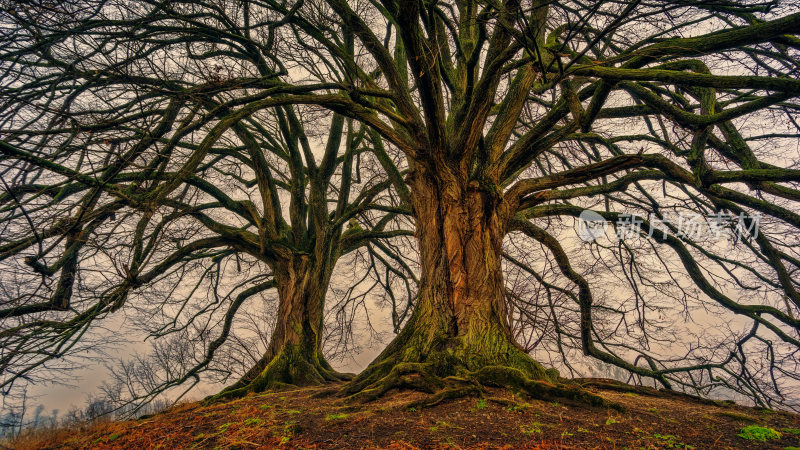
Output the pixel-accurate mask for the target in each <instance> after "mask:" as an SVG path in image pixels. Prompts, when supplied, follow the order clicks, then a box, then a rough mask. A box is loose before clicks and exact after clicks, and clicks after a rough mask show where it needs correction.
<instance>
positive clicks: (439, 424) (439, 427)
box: [430, 420, 458, 433]
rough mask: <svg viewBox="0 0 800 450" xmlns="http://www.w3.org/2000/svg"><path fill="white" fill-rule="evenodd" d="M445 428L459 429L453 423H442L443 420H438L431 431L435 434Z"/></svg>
mask: <svg viewBox="0 0 800 450" xmlns="http://www.w3.org/2000/svg"><path fill="white" fill-rule="evenodd" d="M445 428H458V427H456V426H455V425H453V424H452V423H448V422H444V421H441V420H437V421H436V425H434V426H432V427H431V428H430V430H431V431H432V432H434V433H435V432H437V431H439V430H442V429H445Z"/></svg>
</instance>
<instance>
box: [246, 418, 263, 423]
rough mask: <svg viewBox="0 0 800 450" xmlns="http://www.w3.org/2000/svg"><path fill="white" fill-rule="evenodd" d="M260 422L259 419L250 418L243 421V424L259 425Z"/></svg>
mask: <svg viewBox="0 0 800 450" xmlns="http://www.w3.org/2000/svg"><path fill="white" fill-rule="evenodd" d="M261 422H263V421H262V420H261V419H259V418H258V417H251V418H249V419H247V420H245V421H244V424H245V425H259V424H261Z"/></svg>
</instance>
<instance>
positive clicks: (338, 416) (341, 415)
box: [325, 413, 350, 421]
mask: <svg viewBox="0 0 800 450" xmlns="http://www.w3.org/2000/svg"><path fill="white" fill-rule="evenodd" d="M348 417H350V416H348V415H347V414H345V413H334V414H328V416H327V417H325V420H327V421H331V420H342V419H347V418H348Z"/></svg>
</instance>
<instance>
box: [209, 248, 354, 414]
mask: <svg viewBox="0 0 800 450" xmlns="http://www.w3.org/2000/svg"><path fill="white" fill-rule="evenodd" d="M275 278H276V280H277V282H278V298H279V304H278V314H277V317H276V319H275V328H274V330H273V333H272V337H271V340H270V344H269V347H268V348H267V351H266V352H265V353H264V355H263V356H262V357H261V359H260V360H259V361H258V363H256V364H255V365H254V366H253V367H252V368H251V369H250V370H249V371H248V372H247V373H246V374H245V375H244V376H243V377H242V378H241V379H240V380H239V381H237V382H236V383H235V384H233V385H232V386H229V387H227V388H225V389H224V390H223V391H222V392H220V393H219V394H217V395H215V396H213V397H210V398H209V399H208V400H209V401H215V400H219V399H229V398H235V397H240V396H243V395H246V394H248V393H250V392H262V391H264V390H267V389H272V388H279V387H283V386H287V385H294V386H311V385H318V384H324V383H328V382H333V381H341V380H346V379H349V378H350V375H349V374H342V373H338V372H336V371H335V370H333V368H332V367H331V365H330V364H329V363H328V361H326V359H325V356H324V355H323V353H322V331H323V330H322V326H323V324H322V319H323V308H324V298H325V293H326V291H327V287H328V282H329V280H330V272H329V271H327V270H325V269H324V268H321V267H319V265H317V264H315V261H312V258H311V257H310V256H309V255H305V254H303V255H295V256H294V257H293V258H292V259H290V260H288V261H279V262H278V263H276V264H275Z"/></svg>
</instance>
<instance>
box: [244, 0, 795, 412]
mask: <svg viewBox="0 0 800 450" xmlns="http://www.w3.org/2000/svg"><path fill="white" fill-rule="evenodd" d="M249 6H250V7H252V8H254V9H260V8H263V9H267V10H269V11H271V12H273V13H277V14H278V15H279V16H281V17H282V18H281V19H280V21H279V22H280V24H281V26H283V28H284V30H287V31H285V32H284V34H282V36H283V37H284V39H292V40H294V41H293V42H295V45H300V46H302V47H303V48H306V49H308V51H309V52H313V53H314V57H315V59H314V61H317V62H318V64H320V65H325V67H326V70H325V71H324V72H322V73H321V74H320V75H322V77H321V78H319V79H318V80H316V81H318V82H324V81H326V80H328V79H330V77H331V76H332V74H331V72H333V71H335V73H337V74H339V75H336V76H335V77H334V78H335V79H339V80H347V82H348V83H350V86H349V90H348V91H347V93H346V94H338V95H336V96H335V97H331V96H328V95H316V94H312V95H310V96H296V98H295V101H297V102H302V103H315V104H318V105H321V106H325V107H327V108H329V109H331V110H333V111H336V112H339V113H341V114H343V115H347V116H349V117H352V118H354V119H356V120H359V121H361V122H363V123H365V124H367V125H369V126H370V127H372V128H373V129H374V130H376V132H378V133H380V135H381V136H382V137H383V139H384V140H385V141H386V142H387V143H389V144H390V145H391V146H392V147H394V148H396V149H398V150H399V151H400V152H402V154H403V155H404V156H405V160H406V163H407V167H408V169H409V174H408V175H407V176H406V177H405V180H404V183H405V185H406V186H407V187H408V188H409V191H410V192H409V193H408V194H407V195H406V196H405V197H404V198H407V199H408V202H409V204H410V205H411V208H412V210H413V216H414V219H415V225H416V233H417V238H418V246H419V251H420V265H421V277H420V282H421V284H420V287H419V295H418V298H417V301H416V304H415V310H414V313H413V315H412V316H411V318H410V319H409V321H408V323H406V325H405V327H404V328H403V330H402V331H401V332H400V334H399V335H398V336H397V338H396V339H395V340H394V341H393V342H392V343H391V344H390V345H389V346H388V347H387V348H386V349H385V350H384V351H383V353H382V354H381V355H380V356H379V357H378V358H377V359H376V361H375V362H374V363H373V364H372V365H370V366H369V367H368V368H367V369H366V370H365V371H364V372H363V373H361V374H360V375H359V376H358V377H357V378H356V379H355V380H354V381H353V382H351V383H350V385H349V386H348V388H347V391H348V392H350V393H357V394H359V395H360V396H362V397H364V398H374V397H375V396H378V395H381V394H382V393H384V392H386V391H387V390H389V389H391V388H394V387H401V386H412V387H417V388H421V389H424V390H436V389H439V388H442V387H444V386H447V385H448V384H455V385H456V386H451V387H452V389H449V390H445V391H442V392H441V393H440V397H439V398H441V397H442V396H446V395H454V393H458V392H460V391H463V390H470V389H472V387H471V386H472V385H471V384H470V383H469V382H465V381H464V377H468V378H474V379H476V380H477V381H479V382H482V383H488V384H500V385H512V386H516V387H517V388H522V389H523V390H527V391H529V392H534V393H547V392H551V391H552V388H551V387H550V385H548V384H547V383H539V382H537V380H540V381H551V382H554V381H557V377H556V376H555V374H554V373H552V372H547V371H546V370H544V368H543V367H542V366H541V365H540V364H538V363H537V362H535V361H534V360H533V359H532V358H531V357H530V356H529V355H528V354H527V353H525V352H524V351H522V350H521V349H520V347H519V346H518V345H517V343H516V342H514V339H513V336H512V334H511V329H510V323H509V317H508V313H509V311H508V306H507V299H506V292H505V286H504V281H503V278H502V270H501V261H502V256H503V251H502V243H503V239H504V237H506V235H507V234H509V233H510V232H518V233H522V234H524V235H526V236H527V237H529V238H530V239H532V240H533V241H534V242H538V243H541V244H542V246H543V247H544V248H546V249H547V251H548V252H549V258H551V261H554V263H555V264H556V265H557V267H558V268H559V269H560V272H561V274H562V276H563V277H564V278H566V279H567V280H569V281H570V282H571V283H572V285H573V286H572V289H575V290H576V291H577V295H575V296H574V299H575V301H576V303H577V305H578V310H579V311H578V314H579V316H580V327H579V337H578V339H579V342H580V345H581V348H582V350H583V352H585V354H587V355H590V356H593V357H595V358H597V359H599V360H601V361H604V362H607V363H611V364H614V365H617V366H620V367H622V368H624V369H626V370H628V371H630V372H632V373H634V374H637V375H641V376H646V377H651V378H653V379H656V380H658V381H659V382H660V383H661V384H663V385H664V386H665V387H671V386H673V383H675V382H676V380H677V378H676V375H675V374H676V373H687V372H691V371H692V370H694V371H707V372H709V373H711V372H712V371H713V370H717V369H720V370H721V371H722V372H723V373H725V374H726V376H728V375H730V376H731V377H732V378H731V379H733V380H734V381H733V383H729V384H728V386H729V387H731V388H734V389H737V390H741V391H744V392H747V393H748V395H750V396H751V397H752V398H756V399H758V401H765V399H768V398H769V395H766V394H765V392H766V391H763V390H761V391H760V390H759V389H761V388H760V387H759V388H756V387H754V386H756V383H755V382H753V379H754V378H755V377H754V376H753V374H752V372H751V369H748V368H747V365H748V364H747V357H746V356H745V353H744V351H742V350H741V349H742V347H743V345H744V344H745V343H748V342H761V343H763V344H764V345H765V347H767V348H768V349H769V350H768V351H769V352H773V354H774V352H775V351H776V349H777V348H778V347H781V350H780V353H781V354H782V356H781V358H782V359H783V361H784V362H786V361H790V360H791V358H787V357H786V355H787V352H788V354H793V352H795V351H796V350H797V346H798V344H800V341H798V337H797V331H798V325H800V322H798V321H797V319H796V318H795V317H796V316H797V312H798V311H797V307H798V306H800V294H798V292H797V282H796V277H795V276H793V275H792V274H793V273H795V271H796V270H797V268H798V259H797V257H796V255H795V253H794V250H792V249H793V248H794V246H795V243H794V239H793V238H791V237H788V236H787V235H786V233H787V231H788V230H795V229H796V227H797V226H798V225H800V222H798V220H797V213H796V208H797V205H796V203H795V202H796V201H797V200H798V198H799V197H798V191H797V190H796V183H797V182H798V181H800V178H799V176H800V172H798V171H797V170H796V169H794V168H793V167H792V163H791V161H792V160H793V159H796V149H792V148H791V147H790V146H791V145H792V143H793V142H796V139H797V136H798V134H797V132H798V126H797V122H796V121H795V120H796V119H795V117H796V111H797V105H796V103H793V102H792V99H794V98H795V97H796V96H797V95H798V94H800V80H798V79H797V73H798V67H799V66H798V54H797V51H798V42H800V41H798V39H797V38H796V37H795V35H796V34H797V33H798V31H800V14H797V13H795V12H794V11H793V10H792V7H793V6H796V3H794V2H791V1H788V2H747V3H741V2H727V1H708V2H684V1H659V2H640V1H619V2H616V1H614V2H594V3H588V4H586V3H582V2H571V1H563V2H562V1H555V2H539V1H531V2H518V1H505V2H480V1H453V2H448V1H438V2H420V1H416V0H398V1H391V0H387V1H381V2H357V3H353V2H346V1H342V0H333V1H330V2H325V3H321V2H319V3H318V2H295V3H279V2H271V1H263V2H257V3H251V4H250V5H249ZM276 23H277V22H276ZM350 39H353V40H355V45H356V50H355V51H354V52H343V51H341V46H340V43H341V42H349V41H350ZM731 64H733V66H731ZM284 80H286V82H287V83H290V84H292V85H293V86H294V87H295V88H300V87H301V86H309V84H308V82H307V80H305V79H301V77H297V76H293V74H291V73H289V74H287V76H285V77H284ZM768 117H772V118H778V117H781V118H783V120H785V121H786V122H785V123H786V124H787V126H786V127H785V128H786V129H785V130H784V129H783V128H784V127H778V126H775V127H774V129H769V128H768V130H767V131H766V132H764V133H759V132H757V131H756V132H751V130H745V129H744V128H745V127H743V125H744V121H745V120H748V119H749V120H755V121H763V120H768V119H767V118H768ZM620 119H624V120H622V121H621V120H620ZM771 120H775V119H771ZM620 123H622V124H623V127H620V125H619V124H620ZM615 126H616V128H614V127H615ZM778 128H780V129H778ZM627 130H630V131H627ZM762 140H763V141H766V142H770V143H772V145H774V146H775V147H777V148H780V149H781V150H780V152H788V153H785V154H781V153H780V152H770V151H767V150H766V149H757V148H753V146H752V145H751V142H753V141H762ZM789 155H791V156H789ZM394 181H395V182H397V181H398V180H396V179H394ZM397 189H398V191H402V187H401V186H399V185H398V186H397ZM654 190H657V191H660V193H658V194H656V192H654ZM598 199H599V201H598ZM586 207H588V208H590V209H597V211H595V212H596V213H597V214H598V215H599V216H600V217H602V218H604V219H606V220H611V221H614V222H616V221H617V220H618V219H621V218H622V216H623V215H625V214H630V213H632V212H635V213H637V214H640V215H642V217H645V218H647V219H646V220H644V221H643V222H642V223H643V224H644V225H645V226H644V227H640V229H641V230H645V232H644V234H645V236H647V237H648V239H649V241H648V242H649V243H650V245H651V246H653V247H655V246H657V247H658V251H657V252H656V253H657V254H656V256H655V258H660V257H662V256H661V254H665V255H664V256H663V258H668V257H671V258H672V261H679V262H680V265H681V266H682V267H679V268H676V267H674V266H670V267H668V273H670V274H673V273H674V274H682V275H685V277H684V280H688V281H690V282H691V283H692V284H693V287H691V288H689V289H687V290H685V289H684V288H683V287H682V286H681V285H680V284H679V283H678V281H677V279H674V280H675V283H676V284H677V285H678V287H679V291H683V292H684V293H686V292H688V291H691V290H696V291H699V292H701V293H702V296H703V299H704V300H705V299H707V300H708V301H711V302H715V303H716V304H718V305H719V306H721V307H722V308H723V309H724V310H727V311H728V312H730V313H733V314H734V315H736V316H741V317H742V318H744V319H746V320H747V321H749V322H750V323H751V325H752V331H751V332H748V333H746V334H744V335H741V336H738V337H737V338H736V339H737V340H736V345H737V346H738V347H739V351H738V352H732V353H731V355H729V356H725V357H722V358H719V357H716V356H715V358H714V359H713V360H712V361H705V362H699V363H696V364H694V363H693V364H691V365H688V366H677V367H676V366H675V365H673V364H671V365H667V364H659V363H657V362H656V361H655V360H654V359H653V358H652V357H651V356H650V355H648V352H647V349H646V348H638V349H637V348H635V347H632V346H631V345H630V344H624V345H620V346H618V347H617V350H614V349H613V348H611V345H609V344H607V343H604V342H603V337H602V336H601V335H599V334H598V332H597V331H598V330H597V329H595V327H594V325H593V312H594V311H596V310H597V309H598V305H595V303H594V301H595V299H594V296H593V293H592V287H591V285H590V283H589V282H588V281H587V279H586V277H585V276H584V275H583V274H581V273H579V272H577V271H576V270H575V269H574V268H573V266H574V264H575V263H574V261H571V260H570V258H569V257H568V254H567V252H566V251H565V250H564V248H563V246H562V245H561V243H559V241H558V240H557V239H556V238H554V237H553V235H552V234H550V233H549V232H548V231H547V229H546V228H543V226H542V225H543V224H544V223H545V222H546V220H551V221H553V220H557V219H558V218H569V217H579V216H580V214H581V213H582V211H583V210H584V209H585V208H586ZM669 210H672V211H679V210H680V211H684V212H694V213H698V214H701V215H702V216H704V217H705V216H707V215H713V214H728V215H733V216H736V217H741V220H740V221H739V222H735V223H726V224H725V226H726V227H728V228H730V227H732V226H739V227H743V228H745V229H746V230H749V233H745V236H746V237H747V239H745V241H744V242H741V243H740V245H741V246H743V247H745V249H746V252H749V253H748V256H746V258H745V257H743V259H738V258H734V259H728V258H727V257H726V255H722V254H718V253H716V252H714V250H713V249H712V248H710V247H709V246H708V244H707V243H702V242H699V241H697V240H694V239H693V238H692V237H691V236H685V235H683V236H678V233H677V231H678V230H677V229H676V228H675V226H669V225H667V227H666V228H661V229H658V227H655V231H653V232H649V231H647V230H648V229H649V225H653V223H652V221H653V220H659V221H661V222H665V220H664V219H665V216H664V213H665V212H667V211H669ZM756 214H763V215H764V216H765V219H766V220H764V221H762V222H761V224H760V225H761V227H760V230H759V232H758V233H756V232H755V230H754V226H753V225H754V223H755V222H754V220H755V219H754V217H755V215H756ZM728 228H726V229H728ZM778 233H779V234H778ZM781 237H782V239H781ZM620 242H621V243H620V244H618V248H617V249H618V251H620V252H622V253H625V254H627V255H629V258H628V261H627V263H629V264H631V265H634V266H636V265H637V264H639V263H638V262H637V258H636V255H637V249H635V248H633V247H632V246H630V245H628V244H626V243H625V242H624V241H620ZM624 259H625V258H621V259H620V262H621V263H626V261H624ZM706 259H707V260H710V261H711V262H712V263H713V264H715V265H716V269H711V268H709V267H703V265H702V264H704V262H703V261H704V260H706ZM623 267H624V266H623ZM636 267H638V266H636ZM665 267H667V264H666V263H665ZM633 271H634V272H635V269H633ZM734 271H735V272H736V273H734ZM717 272H719V273H717ZM738 272H742V274H741V275H743V276H746V277H747V281H746V282H745V281H744V279H743V278H739V276H740V274H739V273H738ZM720 274H721V275H720ZM677 276H678V275H676V277H677ZM720 277H727V279H726V281H732V283H733V286H735V287H737V288H738V289H744V290H752V289H755V290H758V291H759V292H761V293H762V294H763V296H762V297H761V298H759V301H758V302H756V303H755V304H753V303H752V301H753V300H752V298H746V297H747V296H744V297H745V298H743V299H738V298H736V299H735V298H733V296H732V295H730V294H729V293H726V292H723V290H720V288H719V287H718V285H719V284H720V283H719V282H717V281H713V279H715V278H717V279H719V278H720ZM750 283H753V284H750ZM629 284H630V287H631V288H632V289H633V290H634V293H635V294H634V295H633V296H632V297H633V298H634V299H636V300H637V302H638V300H640V299H642V298H641V295H640V294H639V293H638V291H636V288H637V286H636V281H633V280H630V282H629ZM715 284H717V286H715ZM754 286H757V287H754ZM692 295H694V294H692ZM672 296H673V297H677V298H680V296H681V295H680V294H677V295H676V294H675V293H673V294H672ZM684 297H685V296H684ZM642 300H643V301H644V300H645V299H642ZM651 300H652V299H646V301H647V302H650V301H651ZM599 308H600V309H601V310H602V305H600V306H599ZM637 308H638V307H637ZM637 310H638V309H637ZM642 324H643V325H642V326H643V327H646V323H645V321H643V322H642ZM775 340H777V342H775ZM598 341H599V343H598ZM787 348H788V350H787ZM619 349H622V351H624V352H626V353H628V354H632V355H633V357H634V361H631V360H628V359H625V357H624V356H625V355H623V356H620V350H619ZM636 361H643V362H645V364H644V365H641V364H638V363H637V362H636ZM732 361H736V362H737V363H741V372H740V373H733V372H731V370H730V369H728V368H727V365H728V364H729V363H731V362H732ZM770 367H772V369H771V370H770V373H771V375H774V374H775V373H778V374H779V375H781V376H790V377H791V376H792V375H791V370H787V368H786V366H785V365H781V364H776V363H775V361H774V360H773V361H772V362H771V363H770ZM453 376H455V377H456V378H452V377H453ZM767 378H768V377H767ZM720 379H721V377H720V376H718V375H712V376H711V378H710V381H711V383H720V384H724V383H728V382H727V381H719V380H720ZM773 384H774V385H775V386H777V383H773ZM762 387H763V385H762ZM770 389H771V388H770ZM562 393H565V392H562Z"/></svg>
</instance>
